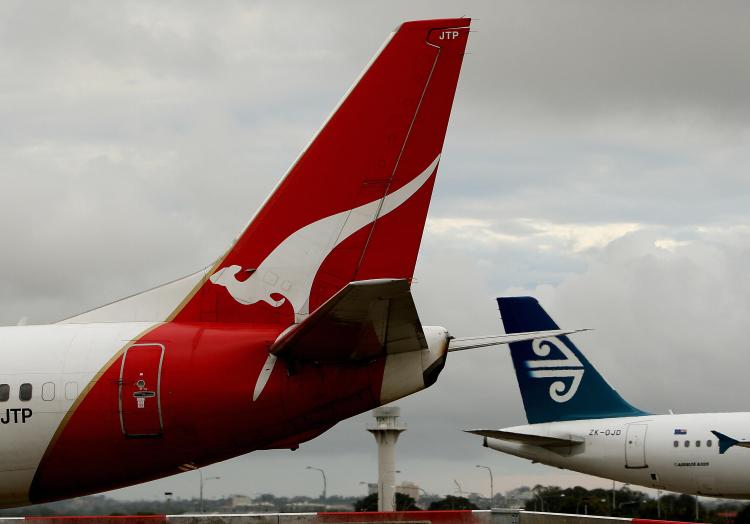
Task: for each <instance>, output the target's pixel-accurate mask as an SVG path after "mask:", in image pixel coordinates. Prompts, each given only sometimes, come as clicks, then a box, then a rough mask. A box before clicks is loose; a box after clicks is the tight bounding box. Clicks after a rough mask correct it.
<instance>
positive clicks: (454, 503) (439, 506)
mask: <svg viewBox="0 0 750 524" xmlns="http://www.w3.org/2000/svg"><path fill="white" fill-rule="evenodd" d="M444 509H479V508H478V507H477V506H476V504H474V503H472V502H471V501H470V500H469V499H467V498H466V497H454V496H453V495H448V496H447V497H445V498H444V499H442V500H436V501H435V502H433V503H432V504H430V510H444Z"/></svg>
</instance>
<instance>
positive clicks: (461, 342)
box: [448, 328, 590, 351]
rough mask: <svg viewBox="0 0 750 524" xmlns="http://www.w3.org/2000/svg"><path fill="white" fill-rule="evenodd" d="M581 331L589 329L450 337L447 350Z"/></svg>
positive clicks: (473, 347)
mask: <svg viewBox="0 0 750 524" xmlns="http://www.w3.org/2000/svg"><path fill="white" fill-rule="evenodd" d="M582 331H590V329H589V328H583V329H550V330H546V331H529V332H527V333H513V334H510V335H489V336H486V337H467V338H453V339H451V342H450V346H449V347H448V351H463V350H465V349H476V348H486V347H492V346H502V345H503V344H512V343H513V342H526V341H528V340H537V339H540V338H549V337H559V336H562V335H570V334H572V333H580V332H582Z"/></svg>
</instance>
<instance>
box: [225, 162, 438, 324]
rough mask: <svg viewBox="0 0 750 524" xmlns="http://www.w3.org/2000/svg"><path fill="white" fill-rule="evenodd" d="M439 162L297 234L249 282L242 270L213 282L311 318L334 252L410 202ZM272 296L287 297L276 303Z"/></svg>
mask: <svg viewBox="0 0 750 524" xmlns="http://www.w3.org/2000/svg"><path fill="white" fill-rule="evenodd" d="M439 160H440V155H438V156H437V157H436V158H435V160H433V161H432V163H430V165H429V166H428V167H427V169H425V170H424V171H423V172H422V173H420V174H419V175H418V176H417V177H415V178H414V179H413V180H412V181H411V182H409V183H408V184H406V185H404V186H403V187H401V188H400V189H398V190H396V191H394V192H393V193H390V194H388V195H386V196H385V197H384V198H382V199H377V200H373V201H372V202H369V203H367V204H364V205H362V206H359V207H356V208H354V209H350V210H348V211H343V212H341V213H337V214H335V215H331V216H328V217H326V218H323V219H320V220H318V221H317V222H313V223H312V224H308V225H306V226H305V227H303V228H301V229H299V230H297V231H295V232H294V233H292V234H291V235H289V236H288V237H287V238H285V239H284V240H283V241H282V242H281V243H280V244H279V245H278V246H276V248H275V249H274V250H273V251H272V252H271V253H270V254H269V255H268V256H267V257H266V258H265V260H263V262H262V263H261V264H260V266H258V268H257V269H256V270H255V271H254V272H253V274H251V275H250V276H249V277H248V278H247V280H245V281H240V280H238V279H237V276H236V275H237V273H239V272H240V270H241V269H242V268H241V267H240V266H238V265H232V266H228V267H224V268H221V269H219V270H218V271H217V272H216V273H214V274H213V275H211V277H210V280H211V282H213V283H214V284H217V285H220V286H224V287H225V288H227V291H228V292H229V294H230V295H232V297H233V298H234V299H235V300H236V301H237V302H239V303H240V304H245V305H250V304H255V303H256V302H260V301H263V302H266V303H267V304H269V305H271V306H273V307H279V306H281V305H282V304H283V303H284V302H285V301H286V300H288V301H289V302H290V303H291V304H292V306H293V308H294V311H295V313H296V314H297V315H306V314H307V313H309V299H310V290H311V288H312V283H313V280H314V279H315V275H316V274H317V273H318V270H319V269H320V266H321V264H322V263H323V261H324V260H325V259H326V257H327V256H328V255H329V254H330V253H331V251H333V250H334V248H335V247H336V246H338V245H339V244H340V243H341V242H343V241H344V240H346V239H347V238H349V237H350V236H351V235H353V234H354V233H356V232H357V231H359V230H360V229H362V228H363V227H365V226H367V225H368V224H371V223H372V222H374V221H375V220H377V219H378V218H380V217H382V216H385V215H387V214H388V213H390V212H391V211H393V210H394V209H396V208H398V207H399V206H400V205H401V204H403V203H404V202H406V201H407V200H409V198H411V197H412V195H414V194H415V193H416V192H417V191H418V190H419V188H421V187H422V186H423V185H424V184H425V182H427V180H428V179H429V178H430V176H432V174H433V173H434V172H435V169H436V167H437V164H438V161H439ZM271 295H281V296H282V297H283V298H281V299H279V300H276V299H274V298H272V297H271Z"/></svg>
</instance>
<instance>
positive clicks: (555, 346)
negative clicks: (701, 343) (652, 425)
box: [497, 297, 647, 424]
mask: <svg viewBox="0 0 750 524" xmlns="http://www.w3.org/2000/svg"><path fill="white" fill-rule="evenodd" d="M497 303H498V306H499V307H500V316H501V318H502V321H503V326H504V327H505V332H506V333H508V334H512V333H522V332H527V331H546V330H557V329H559V328H558V327H557V324H555V322H554V321H553V320H552V318H550V316H549V315H548V314H547V312H546V311H544V309H543V308H542V306H541V305H540V304H539V302H537V300H536V299H534V298H532V297H507V298H505V297H501V298H498V299H497ZM510 352H511V356H512V358H513V366H514V367H515V370H516V378H517V379H518V387H519V388H520V390H521V397H522V398H523V405H524V408H525V410H526V418H527V419H528V421H529V423H530V424H536V423H540V422H555V421H560V420H579V419H590V418H608V417H630V416H639V415H646V414H647V413H645V412H643V411H641V410H639V409H637V408H635V407H633V406H631V405H630V404H629V403H628V402H626V401H625V400H624V399H623V398H622V397H621V396H620V394H619V393H617V391H615V390H614V389H613V388H612V386H610V385H609V384H608V383H607V381H606V380H604V377H602V376H601V375H600V374H599V372H598V371H597V370H596V368H594V366H592V365H591V363H590V362H589V361H588V360H587V359H586V357H584V356H583V353H581V351H580V350H579V349H578V348H577V347H576V346H575V344H573V342H572V341H571V340H570V339H569V338H568V337H567V336H565V335H560V336H552V337H548V338H541V339H536V340H531V341H523V342H512V343H511V344H510Z"/></svg>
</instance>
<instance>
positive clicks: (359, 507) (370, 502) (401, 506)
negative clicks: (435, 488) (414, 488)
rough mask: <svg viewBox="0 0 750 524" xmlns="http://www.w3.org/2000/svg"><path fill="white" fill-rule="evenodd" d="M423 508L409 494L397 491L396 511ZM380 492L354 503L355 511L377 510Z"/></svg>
mask: <svg viewBox="0 0 750 524" xmlns="http://www.w3.org/2000/svg"><path fill="white" fill-rule="evenodd" d="M421 509H422V508H420V507H419V506H417V502H416V501H415V500H414V499H413V498H411V497H410V496H409V495H405V494H403V493H396V511H419V510H421ZM377 510H378V494H377V493H372V494H371V495H367V496H366V497H365V498H363V499H359V500H358V501H357V502H355V503H354V511H377Z"/></svg>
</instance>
